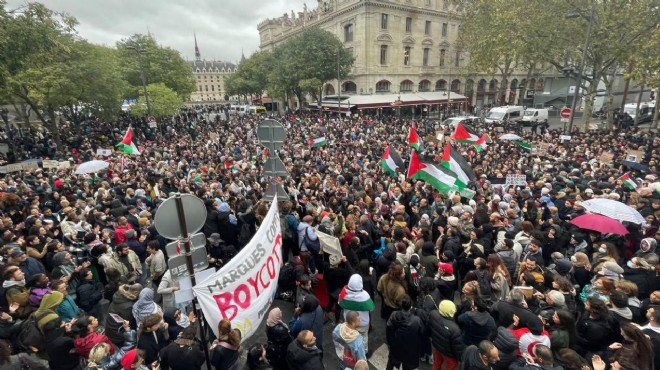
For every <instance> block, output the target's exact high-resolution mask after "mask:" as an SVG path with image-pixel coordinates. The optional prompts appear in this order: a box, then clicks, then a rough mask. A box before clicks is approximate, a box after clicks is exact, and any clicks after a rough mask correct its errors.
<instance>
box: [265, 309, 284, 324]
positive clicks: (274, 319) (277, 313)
mask: <svg viewBox="0 0 660 370" xmlns="http://www.w3.org/2000/svg"><path fill="white" fill-rule="evenodd" d="M277 324H282V325H284V327H286V325H285V324H284V323H283V322H282V310H280V309H279V307H275V308H273V309H272V310H270V312H269V313H268V319H266V325H267V326H268V327H269V328H272V327H275V326H276V325H277Z"/></svg>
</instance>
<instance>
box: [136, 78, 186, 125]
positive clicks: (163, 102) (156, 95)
mask: <svg viewBox="0 0 660 370" xmlns="http://www.w3.org/2000/svg"><path fill="white" fill-rule="evenodd" d="M147 94H149V103H150V105H151V114H152V115H154V116H155V117H157V118H163V117H167V116H171V115H174V114H175V113H176V112H178V111H179V109H180V108H181V107H182V106H183V103H184V100H183V98H181V96H179V95H178V94H177V93H176V92H175V91H174V90H172V89H170V88H169V87H167V86H165V84H164V83H155V84H149V85H148V86H147ZM128 112H129V113H130V114H131V115H133V116H134V117H144V116H146V115H147V103H146V101H145V100H144V95H140V96H139V97H138V99H137V102H136V103H135V104H133V105H132V106H131V107H130V108H129V110H128Z"/></svg>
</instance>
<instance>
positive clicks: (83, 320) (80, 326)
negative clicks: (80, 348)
mask: <svg viewBox="0 0 660 370" xmlns="http://www.w3.org/2000/svg"><path fill="white" fill-rule="evenodd" d="M89 324H91V322H90V320H89V316H83V317H80V318H78V320H76V323H75V324H74V325H73V327H72V328H71V333H72V334H73V335H74V337H80V338H84V337H86V336H87V334H89V329H87V327H88V326H89Z"/></svg>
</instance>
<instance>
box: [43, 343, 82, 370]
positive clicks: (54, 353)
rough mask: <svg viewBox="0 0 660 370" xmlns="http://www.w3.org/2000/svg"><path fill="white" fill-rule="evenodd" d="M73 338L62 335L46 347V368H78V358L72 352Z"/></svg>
mask: <svg viewBox="0 0 660 370" xmlns="http://www.w3.org/2000/svg"><path fill="white" fill-rule="evenodd" d="M73 349H74V346H73V338H71V337H70V336H68V335H63V336H61V337H59V338H57V339H55V340H53V341H52V342H49V343H48V345H47V346H46V353H47V354H48V366H49V367H50V369H51V370H77V369H79V366H80V356H78V354H77V353H75V352H73V353H72V350H73Z"/></svg>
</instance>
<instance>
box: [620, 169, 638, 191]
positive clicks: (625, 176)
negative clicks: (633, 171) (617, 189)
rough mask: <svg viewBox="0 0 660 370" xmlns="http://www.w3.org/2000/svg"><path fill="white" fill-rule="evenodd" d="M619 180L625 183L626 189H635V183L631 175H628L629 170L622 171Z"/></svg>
mask: <svg viewBox="0 0 660 370" xmlns="http://www.w3.org/2000/svg"><path fill="white" fill-rule="evenodd" d="M619 180H621V181H623V185H625V186H626V187H627V188H628V189H630V190H634V191H637V183H636V182H635V180H633V179H632V177H630V173H629V172H626V173H624V174H623V176H621V177H619Z"/></svg>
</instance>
